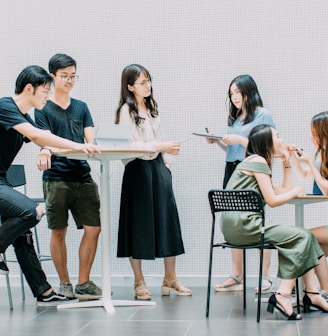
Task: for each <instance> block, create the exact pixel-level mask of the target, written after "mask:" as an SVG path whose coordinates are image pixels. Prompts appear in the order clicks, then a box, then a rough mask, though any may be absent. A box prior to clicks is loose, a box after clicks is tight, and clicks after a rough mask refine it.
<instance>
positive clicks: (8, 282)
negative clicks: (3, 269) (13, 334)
mask: <svg viewBox="0 0 328 336" xmlns="http://www.w3.org/2000/svg"><path fill="white" fill-rule="evenodd" d="M3 260H4V262H7V259H6V255H5V253H3ZM6 284H7V294H8V301H9V308H10V310H13V309H14V305H13V297H12V295H11V287H10V280H9V275H8V274H6Z"/></svg>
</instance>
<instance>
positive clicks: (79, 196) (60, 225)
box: [43, 181, 100, 230]
mask: <svg viewBox="0 0 328 336" xmlns="http://www.w3.org/2000/svg"><path fill="white" fill-rule="evenodd" d="M43 193H44V198H45V200H46V214H47V221H48V227H49V229H51V230H56V229H64V228H66V227H67V226H68V216H69V211H70V212H71V214H72V216H73V218H74V221H75V224H76V226H77V228H78V229H82V228H83V225H86V226H100V199H99V192H98V186H97V184H96V183H95V182H94V181H90V182H72V181H44V182H43Z"/></svg>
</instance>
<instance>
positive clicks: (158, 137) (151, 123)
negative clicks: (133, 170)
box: [119, 104, 169, 165]
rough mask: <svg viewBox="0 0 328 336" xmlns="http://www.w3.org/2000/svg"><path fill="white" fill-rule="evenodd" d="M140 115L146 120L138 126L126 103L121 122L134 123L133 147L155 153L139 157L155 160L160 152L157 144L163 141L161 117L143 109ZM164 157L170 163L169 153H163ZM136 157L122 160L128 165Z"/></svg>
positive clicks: (121, 113) (122, 109)
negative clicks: (154, 116)
mask: <svg viewBox="0 0 328 336" xmlns="http://www.w3.org/2000/svg"><path fill="white" fill-rule="evenodd" d="M139 115H140V116H141V117H142V118H144V119H145V120H143V121H141V123H140V124H139V125H138V126H136V125H135V122H134V120H133V119H132V118H131V116H130V113H129V107H128V105H127V104H124V105H123V106H122V108H121V111H120V122H119V124H121V125H133V126H134V131H133V132H132V136H131V147H132V148H133V149H139V150H149V151H153V152H154V153H151V154H145V155H143V156H141V157H139V159H142V160H154V159H156V158H157V156H158V154H159V152H156V145H157V144H158V143H159V142H162V141H163V140H162V134H161V130H160V118H159V116H158V117H156V118H152V117H151V115H150V113H149V111H146V110H141V111H139ZM163 159H164V162H165V163H169V159H168V155H167V154H163ZM132 160H134V159H126V160H122V161H123V163H124V164H125V165H126V164H128V163H129V162H130V161H132Z"/></svg>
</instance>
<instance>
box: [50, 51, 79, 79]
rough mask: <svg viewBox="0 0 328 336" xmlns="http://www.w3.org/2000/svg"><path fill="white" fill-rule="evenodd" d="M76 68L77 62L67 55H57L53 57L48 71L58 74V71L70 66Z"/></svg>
mask: <svg viewBox="0 0 328 336" xmlns="http://www.w3.org/2000/svg"><path fill="white" fill-rule="evenodd" d="M72 65H73V66H74V67H75V68H76V61H75V60H74V59H73V58H72V57H71V56H68V55H66V54H56V55H54V56H52V57H51V58H50V60H49V63H48V70H49V72H50V73H52V74H54V75H55V74H56V72H57V70H59V69H63V68H67V67H69V66H72Z"/></svg>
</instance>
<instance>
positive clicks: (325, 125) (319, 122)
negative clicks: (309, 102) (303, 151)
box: [311, 111, 328, 180]
mask: <svg viewBox="0 0 328 336" xmlns="http://www.w3.org/2000/svg"><path fill="white" fill-rule="evenodd" d="M311 130H312V135H313V137H314V140H315V141H316V143H317V146H318V148H317V151H316V153H315V156H316V157H317V156H318V155H319V154H320V159H321V164H320V174H321V175H322V176H323V177H324V178H325V179H327V180H328V148H327V147H328V111H325V112H321V113H318V114H316V115H315V116H314V117H313V118H312V120H311Z"/></svg>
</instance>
